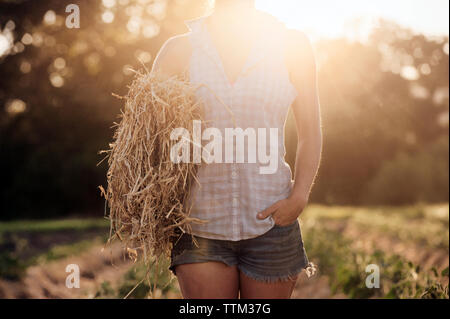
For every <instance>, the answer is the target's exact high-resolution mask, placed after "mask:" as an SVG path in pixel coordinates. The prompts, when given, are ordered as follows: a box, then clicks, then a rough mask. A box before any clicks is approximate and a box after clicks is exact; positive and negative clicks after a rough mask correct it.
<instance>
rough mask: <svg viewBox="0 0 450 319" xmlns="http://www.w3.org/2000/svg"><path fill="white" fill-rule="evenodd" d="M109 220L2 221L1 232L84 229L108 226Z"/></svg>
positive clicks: (0, 224)
mask: <svg viewBox="0 0 450 319" xmlns="http://www.w3.org/2000/svg"><path fill="white" fill-rule="evenodd" d="M108 227H109V221H108V220H106V219H104V218H84V219H81V218H73V219H60V220H18V221H11V222H0V234H1V233H6V232H8V233H16V232H55V231H62V230H76V231H83V230H86V229H92V228H108Z"/></svg>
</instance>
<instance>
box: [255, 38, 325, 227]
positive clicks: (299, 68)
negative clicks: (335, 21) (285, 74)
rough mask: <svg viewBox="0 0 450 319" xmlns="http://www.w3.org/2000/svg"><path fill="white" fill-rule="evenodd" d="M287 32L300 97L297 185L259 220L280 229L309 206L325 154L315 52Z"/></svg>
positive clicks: (305, 41)
mask: <svg viewBox="0 0 450 319" xmlns="http://www.w3.org/2000/svg"><path fill="white" fill-rule="evenodd" d="M288 32H289V35H288V46H287V50H286V64H287V66H288V68H289V70H290V77H291V82H292V84H293V85H294V86H295V88H296V89H297V91H298V94H299V95H298V97H297V99H296V100H295V101H294V103H293V104H292V109H293V113H294V116H295V123H296V126H297V135H298V144H297V155H296V162H295V177H294V180H295V182H294V186H293V189H292V192H291V194H290V196H289V197H288V198H287V199H285V200H282V201H279V202H277V203H275V204H274V205H272V206H271V207H269V208H268V209H266V210H265V211H263V212H261V213H260V214H258V218H260V219H265V218H267V217H268V216H270V215H272V217H273V219H274V221H275V223H276V224H277V225H280V226H285V225H289V224H291V223H293V222H294V221H295V219H297V218H298V216H299V215H300V214H301V212H302V211H303V209H304V208H305V206H306V204H307V203H308V199H309V194H310V191H311V187H312V185H313V183H314V180H315V177H316V174H317V171H318V169H319V164H320V159H321V152H322V129H321V119H320V105H319V98H318V89H317V75H316V72H317V71H316V63H315V58H314V53H313V49H312V47H311V44H310V42H309V40H308V39H307V37H306V36H305V35H303V33H301V32H299V31H288Z"/></svg>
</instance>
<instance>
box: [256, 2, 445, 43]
mask: <svg viewBox="0 0 450 319" xmlns="http://www.w3.org/2000/svg"><path fill="white" fill-rule="evenodd" d="M449 2H450V1H449V0H309V1H305V0H256V3H257V7H258V8H259V9H261V10H264V11H268V12H270V13H271V14H273V15H274V16H276V17H277V18H279V19H280V20H281V21H283V22H284V23H285V24H286V25H287V26H288V27H290V28H298V29H302V30H305V31H310V32H313V33H315V34H317V35H318V36H326V37H336V36H340V35H344V34H346V31H345V30H346V25H348V22H349V21H351V20H353V19H355V18H363V21H364V23H363V25H362V29H363V28H367V29H369V28H370V27H371V26H372V25H373V24H372V23H373V21H374V19H376V18H379V17H382V18H387V19H390V20H394V21H396V22H397V23H399V24H400V25H402V26H406V27H409V28H411V29H413V30H414V31H417V32H420V33H425V34H427V35H431V36H435V35H437V36H441V35H447V36H448V34H449V31H448V29H449ZM347 30H348V29H347Z"/></svg>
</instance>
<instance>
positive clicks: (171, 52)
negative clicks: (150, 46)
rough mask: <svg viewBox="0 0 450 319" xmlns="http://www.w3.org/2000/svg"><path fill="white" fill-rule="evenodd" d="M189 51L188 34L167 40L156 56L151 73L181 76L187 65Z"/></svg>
mask: <svg viewBox="0 0 450 319" xmlns="http://www.w3.org/2000/svg"><path fill="white" fill-rule="evenodd" d="M191 50H192V48H191V44H190V41H189V33H186V34H181V35H177V36H173V37H171V38H169V39H168V40H167V41H166V42H165V43H164V44H163V46H162V47H161V49H160V50H159V52H158V54H157V55H156V58H155V61H154V63H153V67H152V71H159V72H161V73H163V74H165V75H168V76H173V75H180V74H182V73H183V72H184V71H185V70H186V69H187V67H188V65H189V59H190V56H191Z"/></svg>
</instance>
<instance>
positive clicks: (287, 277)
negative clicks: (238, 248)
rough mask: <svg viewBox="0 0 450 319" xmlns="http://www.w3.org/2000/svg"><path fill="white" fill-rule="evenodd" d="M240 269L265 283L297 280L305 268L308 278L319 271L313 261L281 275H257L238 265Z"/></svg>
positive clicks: (250, 276)
mask: <svg viewBox="0 0 450 319" xmlns="http://www.w3.org/2000/svg"><path fill="white" fill-rule="evenodd" d="M238 268H239V270H240V271H242V272H243V273H244V274H245V275H246V276H247V277H249V278H251V279H253V280H256V281H259V282H264V283H276V282H288V281H291V282H293V281H296V280H297V276H298V275H299V274H301V273H302V271H303V270H305V271H306V275H307V276H308V278H311V277H312V276H314V275H315V274H316V273H317V267H316V265H314V264H313V263H311V262H310V263H308V264H306V265H304V266H303V267H300V268H299V269H297V270H296V271H293V272H289V273H288V274H280V275H271V276H264V275H256V274H254V273H252V272H251V271H248V270H247V269H245V268H243V267H241V266H238Z"/></svg>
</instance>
